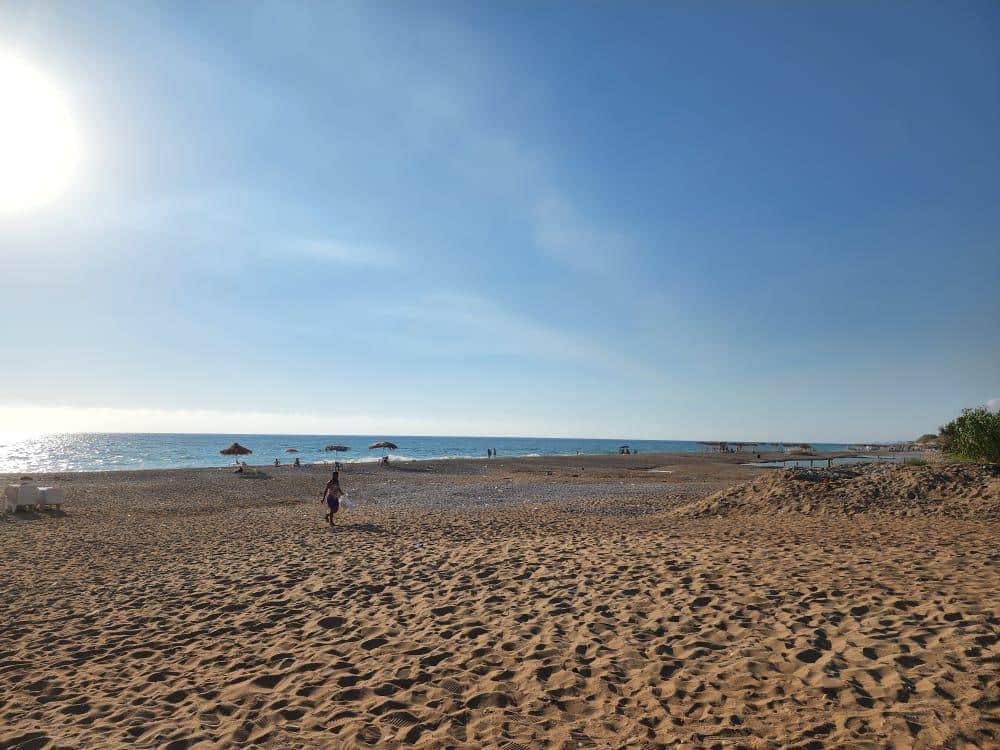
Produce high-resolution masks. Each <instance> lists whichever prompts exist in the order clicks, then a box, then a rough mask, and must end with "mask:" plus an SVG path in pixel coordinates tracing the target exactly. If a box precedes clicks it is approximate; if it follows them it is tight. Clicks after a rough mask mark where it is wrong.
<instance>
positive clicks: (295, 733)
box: [0, 456, 1000, 750]
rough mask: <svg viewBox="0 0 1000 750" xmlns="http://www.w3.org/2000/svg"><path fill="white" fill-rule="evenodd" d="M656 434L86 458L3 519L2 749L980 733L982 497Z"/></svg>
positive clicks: (991, 690)
mask: <svg viewBox="0 0 1000 750" xmlns="http://www.w3.org/2000/svg"><path fill="white" fill-rule="evenodd" d="M648 460H650V461H651V463H650V465H651V466H662V465H668V466H669V467H670V468H671V469H673V470H674V472H675V473H674V474H670V475H665V474H645V473H644V472H642V471H641V467H637V465H636V464H635V463H632V464H624V463H623V464H621V465H617V464H613V463H612V464H606V465H598V464H596V463H595V464H587V462H586V461H585V460H583V461H580V460H579V459H577V461H578V462H579V464H580V465H579V466H576V465H575V464H574V466H572V467H571V466H569V464H568V463H567V462H564V463H555V464H546V463H544V462H507V463H506V464H504V465H503V466H490V467H485V466H483V465H482V462H479V463H478V464H476V463H475V462H469V463H468V464H462V465H461V466H458V465H456V466H453V467H449V468H447V469H440V468H437V467H435V468H434V469H433V470H432V471H429V472H422V471H415V470H410V471H407V472H384V473H381V474H379V473H378V472H376V471H374V470H371V471H369V473H366V474H357V475H353V476H352V475H348V476H347V477H346V478H345V485H346V486H347V488H348V491H349V492H351V493H352V494H353V495H354V497H355V498H356V500H357V501H358V510H357V512H356V513H353V514H350V515H348V516H346V517H343V518H341V519H339V520H340V525H339V526H338V527H337V528H336V529H334V530H328V529H326V528H324V527H323V525H322V523H321V520H322V518H321V517H322V511H321V508H320V506H319V503H318V502H317V498H313V497H308V496H307V495H306V492H307V491H308V492H309V493H310V494H315V490H316V484H317V482H318V481H319V480H320V479H321V474H320V473H319V471H318V470H317V471H316V472H309V471H304V472H301V473H298V474H292V473H291V472H275V473H274V474H272V475H271V476H270V478H268V479H262V480H259V481H255V480H243V479H239V478H236V477H233V476H232V475H228V474H225V473H221V472H215V473H210V472H187V473H184V472H176V473H172V472H159V473H150V474H147V475H143V474H139V473H137V474H133V475H129V476H128V477H114V476H105V477H100V476H96V477H90V478H83V479H80V480H79V481H78V482H77V485H76V486H77V490H78V493H79V495H80V496H81V497H86V498H89V504H87V505H80V506H77V507H76V508H73V507H72V506H71V512H70V514H69V515H67V516H66V517H64V518H54V517H48V516H45V517H40V518H37V519H33V520H22V521H19V522H16V523H14V522H6V523H3V524H0V574H2V577H3V581H4V585H3V587H2V594H0V604H2V606H3V611H4V612H5V613H6V615H5V618H4V619H5V623H4V627H3V628H2V629H0V676H2V679H0V684H2V686H3V688H2V690H0V748H12V747H17V746H21V747H23V748H36V747H37V748H41V747H166V748H188V747H204V748H210V747H246V746H257V747H272V748H326V747H333V748H339V747H357V748H376V747H377V748H394V747H400V748H402V747H418V748H444V747H454V748H476V747H500V748H505V749H506V750H517V749H518V748H535V747H542V748H605V747H615V748H617V747H634V748H641V747H648V748H652V747H690V748H700V747H746V748H771V747H775V748H776V747H801V748H820V747H871V748H879V747H899V748H906V747H913V748H937V747H956V748H957V747H990V746H997V743H998V741H1000V708H998V707H1000V682H998V680H1000V666H998V656H1000V647H998V643H997V640H998V636H997V633H998V626H1000V622H998V604H1000V594H998V590H1000V574H998V570H1000V566H998V562H1000V552H998V551H997V550H998V549H1000V545H998V544H997V541H998V536H1000V535H998V527H997V523H996V522H995V521H988V520H987V521H983V520H975V519H972V520H970V519H963V518H954V517H951V516H947V515H946V516H941V517H933V518H931V517H924V516H914V517H899V518H888V517H886V516H884V515H881V514H877V513H859V514H857V515H856V516H854V517H853V518H850V519H848V518H847V517H845V516H839V517H837V518H836V519H835V520H831V518H830V517H820V516H815V515H803V514H799V513H789V514H779V515H774V514H771V515H764V516H762V515H755V514H750V513H745V514H735V515H733V516H731V517H727V518H715V517H710V518H700V517H689V516H687V515H677V514H676V513H675V512H674V511H675V510H676V509H677V508H680V507H682V506H685V505H690V504H691V503H692V501H693V500H694V501H695V502H698V501H697V500H696V498H697V497H699V496H702V497H703V496H705V495H707V494H710V493H711V492H713V491H714V490H718V489H719V488H720V487H721V486H723V485H725V484H727V483H731V482H733V481H734V480H735V479H737V478H738V477H739V476H741V472H744V473H745V472H746V471H747V470H744V469H739V468H736V467H734V466H732V465H730V464H722V465H717V466H714V467H713V466H709V465H708V464H703V463H697V462H694V461H691V460H687V459H685V460H674V459H673V458H672V457H663V456H660V457H655V458H654V457H650V458H649V459H648ZM706 467H707V468H706ZM548 472H551V473H548ZM573 474H576V475H577V476H573ZM713 477H714V478H713ZM754 481H755V482H756V483H757V484H758V486H764V485H765V484H768V483H770V482H780V481H786V480H783V479H782V478H781V477H780V476H777V475H775V476H773V477H772V478H757V479H756V480H754ZM845 481H847V480H845ZM813 484H815V483H813Z"/></svg>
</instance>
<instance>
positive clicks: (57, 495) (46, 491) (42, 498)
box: [38, 487, 66, 511]
mask: <svg viewBox="0 0 1000 750" xmlns="http://www.w3.org/2000/svg"><path fill="white" fill-rule="evenodd" d="M65 502H66V496H65V495H64V494H63V491H62V488H61V487H39V488H38V504H39V505H40V506H41V507H43V508H55V509H56V510H59V511H61V510H62V507H63V503H65Z"/></svg>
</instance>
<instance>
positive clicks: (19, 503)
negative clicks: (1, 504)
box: [4, 484, 38, 513]
mask: <svg viewBox="0 0 1000 750" xmlns="http://www.w3.org/2000/svg"><path fill="white" fill-rule="evenodd" d="M4 498H5V500H6V501H7V510H8V511H9V512H11V513H16V512H17V511H19V510H22V509H24V510H34V509H35V508H36V507H37V506H38V488H37V487H36V486H35V485H33V484H8V485H7V489H6V491H5V492H4Z"/></svg>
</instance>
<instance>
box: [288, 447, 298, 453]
mask: <svg viewBox="0 0 1000 750" xmlns="http://www.w3.org/2000/svg"><path fill="white" fill-rule="evenodd" d="M298 452H299V449H298V448H285V453H298Z"/></svg>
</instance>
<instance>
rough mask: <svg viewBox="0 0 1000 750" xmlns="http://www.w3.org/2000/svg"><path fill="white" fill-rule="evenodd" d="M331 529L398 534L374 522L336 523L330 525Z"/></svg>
mask: <svg viewBox="0 0 1000 750" xmlns="http://www.w3.org/2000/svg"><path fill="white" fill-rule="evenodd" d="M330 531H363V532H365V533H367V534H386V535H387V536H398V534H396V532H395V531H389V530H388V529H384V528H382V527H381V526H379V525H378V524H374V523H335V524H334V525H333V526H331V527H330Z"/></svg>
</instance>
